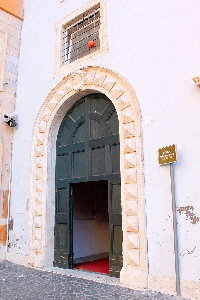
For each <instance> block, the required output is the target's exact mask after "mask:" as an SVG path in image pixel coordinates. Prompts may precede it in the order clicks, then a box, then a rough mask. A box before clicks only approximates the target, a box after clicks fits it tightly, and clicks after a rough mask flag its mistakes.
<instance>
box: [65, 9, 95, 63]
mask: <svg viewBox="0 0 200 300" xmlns="http://www.w3.org/2000/svg"><path fill="white" fill-rule="evenodd" d="M99 30H100V6H97V7H95V8H93V9H92V10H89V11H87V12H85V13H84V14H83V15H82V16H81V17H80V16H79V18H78V20H77V19H76V21H74V22H70V24H69V23H67V24H66V25H65V26H63V27H62V49H61V64H62V66H64V65H67V64H69V63H71V62H73V61H75V60H77V59H79V58H82V57H84V56H86V55H88V54H90V53H93V52H95V51H97V50H99V49H100V39H99ZM88 42H90V44H88Z"/></svg>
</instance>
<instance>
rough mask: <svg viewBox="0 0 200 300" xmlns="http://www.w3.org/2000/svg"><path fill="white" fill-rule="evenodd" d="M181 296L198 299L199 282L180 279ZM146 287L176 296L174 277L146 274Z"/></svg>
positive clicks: (199, 295)
mask: <svg viewBox="0 0 200 300" xmlns="http://www.w3.org/2000/svg"><path fill="white" fill-rule="evenodd" d="M180 283H181V296H182V297H183V298H186V299H190V300H200V282H196V281H189V280H181V282H180ZM148 289H150V290H152V291H155V292H160V293H163V294H169V295H173V296H176V281H175V278H170V277H164V276H155V275H149V276H148Z"/></svg>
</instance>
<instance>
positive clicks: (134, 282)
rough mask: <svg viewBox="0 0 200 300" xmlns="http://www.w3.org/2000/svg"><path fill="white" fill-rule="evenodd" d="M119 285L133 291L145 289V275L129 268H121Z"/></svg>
mask: <svg viewBox="0 0 200 300" xmlns="http://www.w3.org/2000/svg"><path fill="white" fill-rule="evenodd" d="M120 283H121V284H123V285H125V286H129V287H131V288H133V289H137V290H138V289H146V288H147V277H146V274H145V273H142V272H141V271H139V270H137V269H136V270H134V269H133V268H131V267H123V268H122V270H121V272H120Z"/></svg>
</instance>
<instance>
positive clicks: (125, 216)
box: [29, 66, 146, 286]
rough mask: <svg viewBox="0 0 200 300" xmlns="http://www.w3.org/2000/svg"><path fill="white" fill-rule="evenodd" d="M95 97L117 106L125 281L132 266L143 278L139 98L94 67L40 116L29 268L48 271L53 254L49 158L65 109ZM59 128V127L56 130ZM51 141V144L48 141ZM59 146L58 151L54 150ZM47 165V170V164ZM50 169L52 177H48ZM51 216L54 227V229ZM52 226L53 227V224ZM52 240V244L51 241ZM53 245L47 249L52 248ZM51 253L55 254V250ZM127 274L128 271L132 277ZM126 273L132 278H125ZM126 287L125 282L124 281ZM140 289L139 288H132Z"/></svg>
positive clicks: (71, 80) (52, 98) (66, 84)
mask: <svg viewBox="0 0 200 300" xmlns="http://www.w3.org/2000/svg"><path fill="white" fill-rule="evenodd" d="M91 92H99V93H104V94H105V95H106V96H107V97H108V98H109V99H110V100H111V101H112V102H113V104H114V106H115V108H116V111H117V114H118V118H119V132H120V147H121V148H120V161H121V188H122V226H123V235H124V237H123V239H124V242H123V269H122V272H123V278H125V277H126V276H125V275H124V274H125V273H126V268H127V270H129V271H130V267H131V268H132V270H133V272H134V270H135V271H137V272H138V270H140V273H141V274H145V265H146V258H145V257H146V252H145V249H146V246H145V240H146V239H145V233H144V220H145V217H144V207H143V206H144V204H143V195H142V188H143V187H142V185H143V180H142V155H141V152H142V151H141V124H140V110H139V106H138V101H137V98H136V95H135V93H134V91H133V89H132V87H131V86H130V84H129V83H128V81H127V80H126V79H125V78H123V77H122V76H121V75H119V74H117V73H116V72H113V71H112V70H109V69H106V68H103V67H96V66H90V67H85V68H82V69H81V70H78V71H75V72H73V73H71V74H69V75H68V76H67V77H65V78H63V79H62V81H61V82H60V83H59V84H58V85H57V86H56V87H55V88H54V89H53V90H52V91H51V92H50V94H49V95H48V97H47V99H46V100H45V101H44V103H43V105H42V106H41V109H40V111H39V113H38V116H37V119H36V122H35V128H34V132H33V145H32V166H31V169H32V173H31V191H30V199H31V200H30V205H29V226H30V230H29V232H30V263H31V264H32V265H34V266H36V267H42V266H44V264H45V263H44V261H45V257H46V256H45V255H46V251H47V249H48V248H49V247H51V249H53V248H52V247H53V242H52V241H53V237H49V234H50V233H49V230H48V229H47V226H48V224H49V222H47V218H49V214H47V209H48V208H47V207H49V205H52V211H53V206H54V205H55V203H54V200H53V199H54V193H55V191H54V188H55V185H54V182H53V178H54V177H53V176H52V174H53V173H54V171H55V160H54V159H52V158H51V157H50V158H49V156H51V155H52V157H53V158H54V155H53V154H51V151H50V149H51V148H52V147H53V145H52V144H51V143H52V141H53V143H55V140H56V136H57V132H58V128H59V125H58V124H57V123H58V120H60V122H61V120H62V118H63V117H64V115H65V114H66V112H67V110H68V109H69V108H70V107H71V106H72V105H73V104H74V103H75V101H77V100H78V99H80V98H81V97H83V96H84V95H87V94H89V93H91ZM56 126H57V127H56ZM49 136H52V139H50V138H49ZM54 147H55V146H54ZM48 161H49V166H48V164H47V162H48ZM48 169H50V170H51V172H48ZM53 222H54V220H53V214H52V217H51V219H50V223H52V224H53ZM52 226H53V225H52ZM48 240H51V243H50V242H48ZM48 243H49V244H48ZM52 252H53V250H52ZM129 271H127V272H129ZM127 274H128V273H127ZM123 282H124V280H123ZM134 285H135V286H137V284H136V283H134Z"/></svg>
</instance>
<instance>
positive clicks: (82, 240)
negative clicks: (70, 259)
mask: <svg viewBox="0 0 200 300" xmlns="http://www.w3.org/2000/svg"><path fill="white" fill-rule="evenodd" d="M73 252H74V258H80V257H85V256H90V255H94V254H100V253H104V252H109V222H108V182H107V181H94V182H81V183H77V184H74V185H73Z"/></svg>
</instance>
